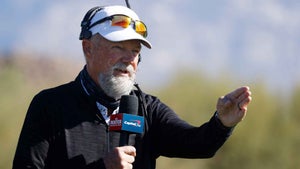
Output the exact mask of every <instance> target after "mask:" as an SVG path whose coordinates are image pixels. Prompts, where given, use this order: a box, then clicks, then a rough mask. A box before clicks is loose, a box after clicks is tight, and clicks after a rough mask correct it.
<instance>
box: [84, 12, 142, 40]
mask: <svg viewBox="0 0 300 169" xmlns="http://www.w3.org/2000/svg"><path fill="white" fill-rule="evenodd" d="M107 20H111V26H120V27H123V28H127V27H128V26H129V25H131V24H132V25H133V29H134V30H135V32H136V33H138V34H140V35H142V36H143V37H144V38H146V37H147V27H146V25H145V24H144V23H143V22H142V21H138V20H133V19H132V18H130V17H128V16H126V15H112V16H108V17H105V18H103V19H100V20H99V21H96V22H94V23H93V24H92V25H90V26H89V29H90V28H92V27H94V26H95V25H97V24H100V23H103V22H105V21H107Z"/></svg>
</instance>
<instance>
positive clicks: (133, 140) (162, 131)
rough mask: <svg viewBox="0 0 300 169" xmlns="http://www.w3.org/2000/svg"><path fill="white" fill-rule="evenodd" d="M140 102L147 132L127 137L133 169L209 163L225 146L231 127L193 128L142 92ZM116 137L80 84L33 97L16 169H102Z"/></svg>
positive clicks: (216, 123)
mask: <svg viewBox="0 0 300 169" xmlns="http://www.w3.org/2000/svg"><path fill="white" fill-rule="evenodd" d="M133 94H135V95H138V96H139V98H140V101H141V99H143V100H144V102H145V105H146V109H147V114H146V113H145V111H144V110H143V107H142V104H140V106H139V112H140V113H141V115H142V114H143V115H144V116H145V123H146V127H145V132H144V134H142V135H131V137H130V142H129V143H130V144H131V145H134V146H135V147H136V150H137V156H136V158H135V163H134V168H135V169H154V168H155V161H156V158H158V157H159V156H166V157H180V158H209V157H212V156H213V155H214V154H215V153H216V151H217V150H218V149H219V148H220V147H221V146H222V145H223V143H224V142H225V141H226V139H227V138H228V137H229V135H230V134H231V132H232V128H226V127H224V126H222V124H221V123H220V122H219V120H218V119H217V117H215V116H213V117H212V118H211V119H210V121H209V122H207V123H205V124H203V125H202V126H200V127H194V126H191V125H189V124H188V123H186V122H185V121H183V120H181V119H179V117H178V116H177V115H176V114H175V113H174V112H173V111H172V110H171V109H170V108H169V107H168V106H166V105H165V104H164V103H162V102H161V101H160V100H159V99H158V98H156V97H154V96H151V95H148V94H145V93H140V92H139V91H138V90H136V91H134V92H133ZM119 136H120V134H119V133H118V132H112V131H109V130H108V126H107V124H106V123H105V121H104V120H103V118H102V117H101V114H100V113H99V110H98V109H97V106H96V102H95V100H93V99H91V98H90V97H88V96H87V94H86V93H85V91H84V90H83V88H82V86H81V84H80V80H79V78H78V77H77V78H76V80H75V81H72V82H70V83H68V84H64V85H62V86H58V87H56V88H52V89H47V90H44V91H42V92H40V93H39V94H37V95H36V96H35V97H34V98H33V100H32V102H31V104H30V106H29V109H28V112H27V115H26V118H25V121H24V124H23V128H22V131H21V134H20V138H19V142H18V146H17V150H16V154H15V158H14V161H13V168H14V169H21V168H51V169H58V168H65V169H68V168H70V169H71V168H72V169H76V168H78V169H83V168H97V169H101V168H105V167H104V164H103V161H102V157H103V155H104V154H105V153H106V152H107V151H109V150H110V149H112V148H113V147H117V146H118V144H119Z"/></svg>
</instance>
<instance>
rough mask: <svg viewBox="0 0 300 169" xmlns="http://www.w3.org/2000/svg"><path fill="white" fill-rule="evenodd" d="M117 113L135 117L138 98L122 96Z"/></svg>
mask: <svg viewBox="0 0 300 169" xmlns="http://www.w3.org/2000/svg"><path fill="white" fill-rule="evenodd" d="M119 108H120V109H119V113H126V114H132V115H137V112H138V98H137V97H136V96H133V95H123V96H122V97H121V100H120V107H119Z"/></svg>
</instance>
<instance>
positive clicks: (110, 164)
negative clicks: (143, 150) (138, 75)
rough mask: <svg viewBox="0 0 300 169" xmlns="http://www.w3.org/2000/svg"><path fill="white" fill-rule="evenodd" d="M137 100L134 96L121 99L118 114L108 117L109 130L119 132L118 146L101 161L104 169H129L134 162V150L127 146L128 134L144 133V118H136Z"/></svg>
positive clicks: (125, 96)
mask: <svg viewBox="0 0 300 169" xmlns="http://www.w3.org/2000/svg"><path fill="white" fill-rule="evenodd" d="M137 114H138V99H137V97H136V96H132V95H124V96H122V97H121V101H120V106H119V113H118V114H115V115H111V116H110V123H109V130H110V131H118V132H120V142H119V146H120V147H116V148H114V149H113V150H112V151H111V152H109V153H108V154H107V156H106V157H105V158H103V161H104V163H105V166H106V169H116V168H120V169H131V168H132V167H133V165H132V163H133V162H134V160H135V156H136V149H135V147H133V146H129V145H128V141H129V135H130V134H133V133H135V134H141V133H143V131H144V117H142V116H138V115H137Z"/></svg>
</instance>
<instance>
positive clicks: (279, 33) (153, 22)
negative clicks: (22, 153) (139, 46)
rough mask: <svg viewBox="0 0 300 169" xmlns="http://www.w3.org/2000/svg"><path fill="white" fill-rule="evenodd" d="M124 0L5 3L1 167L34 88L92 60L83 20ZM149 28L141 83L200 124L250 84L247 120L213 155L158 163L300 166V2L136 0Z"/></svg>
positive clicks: (162, 166) (181, 167)
mask: <svg viewBox="0 0 300 169" xmlns="http://www.w3.org/2000/svg"><path fill="white" fill-rule="evenodd" d="M108 4H118V5H125V1H123V0H97V1H96V0H76V1H74V0H65V1H59V0H51V1H39V0H27V1H26V2H24V1H21V0H2V1H1V2H0V5H1V7H2V8H1V10H0V19H1V21H2V23H1V27H0V168H3V169H4V168H11V166H12V160H13V156H14V152H15V148H16V144H17V141H18V137H19V133H20V130H21V127H22V124H23V121H24V117H25V114H26V111H27V108H28V106H29V104H30V101H31V99H32V98H33V96H34V95H35V94H36V93H37V92H39V91H40V90H42V89H44V88H50V87H54V86H57V85H60V84H62V83H67V82H69V81H71V80H73V79H74V78H75V77H76V76H77V74H78V72H79V71H80V70H81V69H82V67H83V65H84V64H85V61H84V57H83V54H82V51H81V41H79V40H78V36H79V33H80V22H81V20H82V18H83V16H84V14H85V13H86V12H87V11H88V10H89V9H90V8H92V7H94V6H99V5H100V6H101V5H108ZM130 4H131V7H132V9H133V10H135V11H136V12H137V14H138V15H139V16H140V18H141V20H143V21H144V22H145V23H146V25H147V27H148V30H149V33H148V39H149V41H150V42H151V43H152V45H153V49H151V50H149V49H147V48H143V51H142V62H141V64H140V66H139V72H138V79H137V82H138V83H139V84H140V86H141V87H142V88H143V90H144V91H145V92H147V93H151V94H153V95H156V96H158V97H159V98H161V100H162V101H164V102H165V103H166V104H168V105H169V106H170V107H172V108H173V109H174V110H175V111H176V112H177V113H178V114H179V116H181V117H182V118H183V119H185V120H187V121H188V122H190V123H191V124H193V125H196V126H198V125H201V124H202V123H204V122H205V121H207V120H208V119H209V118H210V117H211V115H212V114H213V113H214V111H215V103H216V101H217V99H218V97H219V96H222V95H224V94H226V93H228V92H230V91H232V90H234V89H235V88H237V87H239V86H243V85H248V86H250V88H251V90H252V93H253V96H252V97H253V102H252V103H251V105H250V106H249V108H248V114H247V117H246V119H245V120H244V121H243V122H242V123H241V124H239V125H238V126H237V127H236V129H235V131H234V133H233V135H232V137H230V139H229V140H228V142H226V143H225V145H224V146H223V147H222V148H221V149H220V151H219V152H218V153H217V154H216V156H215V157H213V158H211V159H197V160H195V159H193V160H191V159H177V158H171V159H170V158H165V157H161V158H159V159H158V164H157V168H158V169H168V168H174V169H187V168H189V169H199V168H203V169H220V168H222V169H237V168H239V169H253V168H256V169H262V168H263V169H283V168H284V169H295V168H298V166H299V165H300V161H299V160H297V159H299V158H300V132H299V127H300V123H299V121H300V114H299V110H300V104H299V103H300V58H299V56H298V55H299V53H300V19H299V17H300V1H297V0H284V1H282V0H264V1H259V0H228V1H222V0H210V1H194V0H193V1H192V0H186V1H178V0H177V1H176V0H164V1H159V0H152V1H146V0H130Z"/></svg>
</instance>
